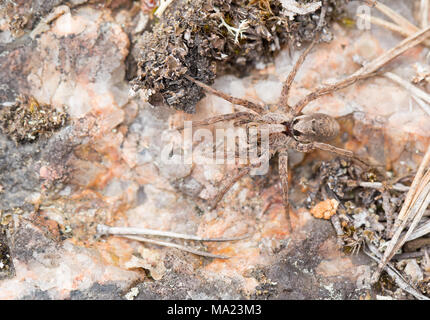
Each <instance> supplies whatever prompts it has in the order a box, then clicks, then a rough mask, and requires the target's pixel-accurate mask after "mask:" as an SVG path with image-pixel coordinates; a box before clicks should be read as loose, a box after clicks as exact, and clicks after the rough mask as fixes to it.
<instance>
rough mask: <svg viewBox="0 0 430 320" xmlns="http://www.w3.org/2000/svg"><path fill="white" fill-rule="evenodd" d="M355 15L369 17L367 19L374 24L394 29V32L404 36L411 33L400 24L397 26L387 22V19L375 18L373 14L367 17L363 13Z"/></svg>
mask: <svg viewBox="0 0 430 320" xmlns="http://www.w3.org/2000/svg"><path fill="white" fill-rule="evenodd" d="M357 17H359V18H361V19H369V18H370V20H369V21H370V22H371V23H373V24H376V25H378V26H381V27H384V28H386V29H388V30H391V31H394V32H396V33H398V34H400V35H402V36H404V37H408V36H410V35H411V34H412V33H413V32H410V31H409V30H406V29H404V28H402V27H401V26H399V25H397V24H395V23H392V22H388V21H386V20H384V19H381V18H377V17H373V16H370V17H368V16H367V15H365V14H357Z"/></svg>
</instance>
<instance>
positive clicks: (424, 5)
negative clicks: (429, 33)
mask: <svg viewBox="0 0 430 320" xmlns="http://www.w3.org/2000/svg"><path fill="white" fill-rule="evenodd" d="M420 15H421V16H420V27H421V29H424V28H427V26H428V21H429V0H421V2H420Z"/></svg>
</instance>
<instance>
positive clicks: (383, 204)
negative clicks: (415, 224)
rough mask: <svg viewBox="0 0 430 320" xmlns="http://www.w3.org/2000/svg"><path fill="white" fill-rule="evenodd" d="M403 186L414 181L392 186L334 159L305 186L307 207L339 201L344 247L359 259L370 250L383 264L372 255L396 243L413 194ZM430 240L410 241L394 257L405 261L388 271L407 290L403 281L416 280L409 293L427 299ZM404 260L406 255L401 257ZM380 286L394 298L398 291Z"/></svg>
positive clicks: (400, 181) (318, 169)
mask: <svg viewBox="0 0 430 320" xmlns="http://www.w3.org/2000/svg"><path fill="white" fill-rule="evenodd" d="M378 180H379V182H378ZM403 183H410V177H405V178H404V179H397V180H392V181H389V182H387V181H386V179H384V177H382V176H381V175H378V174H377V173H375V172H373V171H368V170H366V169H363V168H362V167H360V166H358V165H356V164H354V163H353V162H351V161H348V160H344V159H334V160H332V161H328V162H322V163H321V164H320V165H317V166H314V176H313V177H312V178H311V179H310V180H309V181H307V182H305V184H306V185H307V187H308V188H309V196H308V198H307V206H308V207H309V208H312V209H311V212H312V211H315V210H316V208H318V206H321V205H322V204H325V203H327V202H329V201H338V202H339V206H338V210H337V217H338V218H339V221H340V226H341V232H338V235H339V237H340V239H341V240H342V242H343V248H344V251H345V252H346V253H350V254H355V253H358V252H359V251H360V250H361V249H364V248H366V247H367V248H370V252H371V253H372V254H373V257H375V258H377V259H380V256H382V254H381V253H380V252H381V251H379V253H378V255H376V254H375V252H373V251H375V250H376V251H377V250H381V249H382V248H384V247H385V246H386V244H387V242H388V241H389V240H390V238H391V236H390V235H391V233H392V231H393V230H392V228H393V220H394V217H396V216H397V215H398V214H399V212H400V209H401V207H402V205H403V203H404V201H405V198H406V191H407V190H408V188H407V186H406V185H404V184H403ZM317 211H318V210H317ZM320 211H321V210H320ZM428 221H429V218H428V217H424V218H423V220H422V222H423V224H425V223H426V222H428ZM429 239H430V238H428V237H426V236H424V237H421V238H419V239H417V240H413V241H410V242H406V244H405V245H404V246H403V248H402V251H403V252H404V253H401V254H399V255H398V256H397V259H396V257H395V258H394V260H400V261H406V262H402V263H397V264H393V265H388V266H387V268H389V269H390V271H388V270H387V269H386V271H387V272H389V274H394V273H397V274H400V275H402V277H401V278H402V279H403V280H399V279H400V278H398V279H397V280H396V279H394V280H395V282H396V283H397V284H398V286H400V285H399V283H398V281H400V282H401V283H403V285H405V286H406V284H404V281H407V280H410V281H412V284H408V285H407V286H406V287H407V288H408V290H406V291H407V292H409V293H412V294H413V293H414V292H418V293H417V294H421V293H422V294H426V292H428V291H429V285H430V277H429V273H428V265H427V264H428V262H427V260H426V259H425V257H426V256H425V254H426V252H427V251H428V250H429V249H430V242H429ZM418 240H419V241H418ZM412 252H413V253H414V254H415V253H421V254H417V255H415V256H414V255H411V253H412ZM405 254H407V255H405ZM402 255H405V256H404V257H401V256H402ZM404 259H408V260H404ZM378 261H379V260H378ZM406 267H407V268H406ZM418 268H419V269H420V270H418ZM426 270H427V271H426ZM421 274H422V275H423V276H421ZM396 277H398V276H396ZM381 281H384V280H383V278H381V279H380V281H379V282H381ZM413 286H416V288H413ZM377 287H378V288H380V289H381V290H383V291H384V292H383V294H384V295H389V296H395V292H394V291H390V290H389V289H387V286H385V285H383V284H382V283H379V285H378V286H377ZM395 289H397V287H396V288H395ZM414 290H416V291H414ZM419 292H421V293H419Z"/></svg>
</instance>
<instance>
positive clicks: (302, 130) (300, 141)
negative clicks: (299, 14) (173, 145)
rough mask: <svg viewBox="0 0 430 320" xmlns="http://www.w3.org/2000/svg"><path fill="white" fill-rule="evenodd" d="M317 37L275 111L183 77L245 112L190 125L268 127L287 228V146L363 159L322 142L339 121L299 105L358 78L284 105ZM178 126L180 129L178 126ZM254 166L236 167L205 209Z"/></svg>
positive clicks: (336, 129)
mask: <svg viewBox="0 0 430 320" xmlns="http://www.w3.org/2000/svg"><path fill="white" fill-rule="evenodd" d="M316 41H317V39H316V40H314V41H313V42H312V43H311V44H310V45H309V46H308V48H307V49H306V50H305V51H304V52H303V53H302V54H301V56H300V57H299V59H298V60H297V61H296V63H295V65H294V67H293V69H292V71H291V72H290V74H289V75H288V77H287V79H286V81H285V82H284V84H283V88H282V92H281V97H280V99H279V101H278V103H277V106H278V111H275V112H269V111H267V108H266V107H264V106H263V105H261V104H256V103H254V102H251V101H249V100H246V99H239V98H235V97H232V96H230V95H227V94H225V93H223V92H220V91H217V90H215V89H213V88H211V87H209V86H208V85H206V84H204V83H202V82H200V81H198V80H196V79H194V78H192V77H190V76H188V75H186V78H187V79H188V80H190V81H192V82H193V83H195V84H197V85H198V86H200V87H202V88H203V89H205V90H206V91H207V92H209V93H212V94H214V95H216V96H218V97H220V98H222V99H224V100H226V101H229V102H231V103H232V104H236V105H241V106H243V107H245V109H246V110H248V111H240V112H234V113H228V114H223V115H220V116H215V117H211V118H207V119H204V120H201V121H195V122H193V125H192V126H193V127H197V126H204V125H211V124H214V123H217V122H221V121H228V120H236V122H235V124H240V125H244V124H251V123H252V124H254V125H257V128H258V126H259V125H260V126H261V125H264V126H265V127H266V128H267V127H268V129H269V132H271V133H270V135H269V153H270V155H269V157H270V158H272V157H273V156H275V155H276V154H278V159H279V176H280V180H281V186H282V202H283V205H284V209H285V213H286V218H287V226H288V229H289V231H290V232H291V231H292V228H291V219H290V215H289V201H288V149H295V150H297V151H299V152H310V151H312V150H315V149H320V150H324V151H329V152H332V153H335V154H337V155H340V156H343V157H348V158H352V159H354V160H356V161H358V162H360V163H362V164H365V162H364V161H362V160H360V159H359V158H358V157H356V156H355V155H354V153H353V152H352V151H349V150H345V149H342V148H338V147H335V146H332V145H330V144H327V143H325V142H326V141H328V140H330V139H332V138H334V137H336V136H337V135H338V134H339V130H340V127H339V124H338V122H337V121H336V120H335V119H334V118H333V117H331V116H329V115H326V114H323V113H312V114H302V110H303V108H304V107H305V106H306V105H307V104H308V103H309V102H310V101H312V100H314V99H316V98H318V97H320V96H322V95H325V94H329V93H332V92H334V91H336V90H338V89H341V88H344V87H346V86H348V85H351V84H352V83H354V82H355V81H357V80H359V79H360V77H356V78H352V80H351V78H349V81H348V83H345V81H344V80H342V81H339V82H337V83H336V84H334V85H329V86H326V87H322V88H320V89H317V90H316V91H314V92H312V93H311V94H309V95H307V96H306V97H304V98H303V99H302V100H300V101H299V102H298V103H297V104H296V105H294V106H290V105H289V104H288V97H289V93H290V88H291V84H292V83H293V81H294V78H295V76H296V74H297V72H298V70H299V68H300V66H301V65H302V64H303V62H304V60H305V58H306V56H307V55H308V54H309V52H310V51H311V49H312V48H313V46H314V45H315V43H316ZM178 129H182V128H178ZM253 167H255V165H252V164H251V165H246V166H244V167H242V168H240V169H239V171H238V172H237V173H236V174H234V175H232V176H230V177H229V178H228V180H227V181H226V183H225V184H224V186H223V187H222V188H221V190H219V192H218V193H217V195H216V196H215V197H214V198H213V200H212V201H211V203H210V206H209V209H210V210H212V209H214V208H215V207H216V206H217V204H218V202H219V201H220V200H221V199H222V198H223V197H224V195H225V194H226V193H227V192H228V191H229V190H230V188H231V187H232V186H233V185H234V184H235V183H236V182H237V181H238V180H239V179H241V178H242V177H243V176H245V175H247V174H249V173H250V171H251V169H252V168H253Z"/></svg>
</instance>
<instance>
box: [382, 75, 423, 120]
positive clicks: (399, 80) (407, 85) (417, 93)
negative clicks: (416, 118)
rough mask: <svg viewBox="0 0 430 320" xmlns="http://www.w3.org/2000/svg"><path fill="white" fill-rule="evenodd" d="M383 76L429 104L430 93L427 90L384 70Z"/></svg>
mask: <svg viewBox="0 0 430 320" xmlns="http://www.w3.org/2000/svg"><path fill="white" fill-rule="evenodd" d="M384 76H385V77H387V78H388V79H390V80H392V81H394V82H396V83H398V84H400V85H401V86H402V87H404V88H405V89H406V90H408V91H409V92H410V93H411V94H412V95H414V96H416V97H418V98H420V99H422V100H424V101H425V102H427V103H428V104H430V95H429V94H428V93H427V92H425V91H423V90H421V89H420V88H418V87H416V86H414V85H413V84H411V83H409V82H408V81H406V80H403V79H402V78H401V77H399V76H398V75H396V74H394V73H391V72H386V73H384ZM424 111H426V112H427V110H426V109H424Z"/></svg>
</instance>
